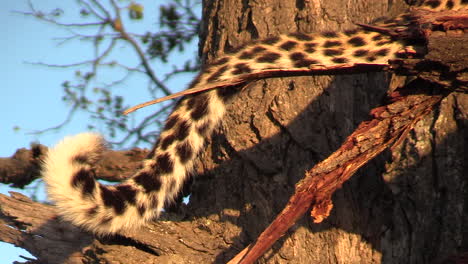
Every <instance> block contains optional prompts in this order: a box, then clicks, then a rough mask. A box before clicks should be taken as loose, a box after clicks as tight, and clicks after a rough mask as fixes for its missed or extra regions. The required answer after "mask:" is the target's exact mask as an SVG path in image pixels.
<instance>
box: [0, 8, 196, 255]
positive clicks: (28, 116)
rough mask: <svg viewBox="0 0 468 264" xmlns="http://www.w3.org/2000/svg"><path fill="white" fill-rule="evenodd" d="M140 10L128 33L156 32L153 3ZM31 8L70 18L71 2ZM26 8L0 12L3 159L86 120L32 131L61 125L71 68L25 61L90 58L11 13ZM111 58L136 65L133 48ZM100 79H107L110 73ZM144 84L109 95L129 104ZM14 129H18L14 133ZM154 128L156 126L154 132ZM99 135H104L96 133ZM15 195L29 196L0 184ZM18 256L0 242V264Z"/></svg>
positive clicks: (55, 32)
mask: <svg viewBox="0 0 468 264" xmlns="http://www.w3.org/2000/svg"><path fill="white" fill-rule="evenodd" d="M138 2H139V3H142V4H143V5H144V6H145V19H144V21H143V22H139V23H133V24H132V23H130V24H128V25H126V26H127V30H129V31H140V32H144V31H146V30H152V31H154V30H157V28H158V26H157V24H156V22H155V21H157V20H156V17H157V12H156V10H157V6H155V4H154V3H155V1H151V0H144V1H143V0H142V1H138ZM160 2H164V1H160ZM32 3H33V4H34V5H35V6H36V8H37V9H43V10H52V9H53V8H55V7H57V6H58V5H59V4H61V5H62V8H63V9H64V10H65V16H67V17H70V18H76V16H74V15H73V13H72V12H71V11H70V10H73V6H70V5H72V4H71V3H74V1H59V0H55V1H53V0H48V1H43V0H41V1H39V0H35V1H34V0H32ZM14 10H16V11H24V10H28V8H27V1H26V0H15V1H5V3H3V5H2V8H0V28H1V33H2V36H3V38H4V39H3V41H1V42H0V57H1V58H2V63H1V64H0V79H1V80H2V81H3V83H2V87H1V88H0V90H1V96H0V113H1V114H0V115H1V120H2V126H0V135H1V138H2V141H1V144H0V157H9V156H11V155H12V154H13V153H14V152H15V151H16V150H17V149H19V148H22V147H25V148H28V147H29V145H30V143H31V142H40V143H42V144H44V145H47V146H51V145H53V144H55V143H56V142H57V141H58V140H60V139H61V138H63V137H64V136H65V135H70V134H77V133H80V132H83V131H85V130H86V128H87V124H88V123H89V120H87V116H86V115H84V114H78V115H76V116H75V118H74V119H73V120H72V121H71V122H70V124H69V125H67V126H65V127H64V128H62V129H61V130H58V131H53V132H48V133H46V134H41V135H36V134H34V133H33V132H34V131H37V130H42V129H46V128H49V127H53V126H55V125H57V124H59V123H61V122H62V121H63V120H64V119H65V117H66V114H67V109H68V108H67V105H66V104H65V103H64V102H63V101H62V100H61V97H62V95H63V93H62V87H61V84H62V82H63V81H64V80H67V79H68V80H69V79H72V77H73V74H74V71H75V70H76V69H55V68H48V67H43V66H38V65H31V64H29V63H27V62H45V63H51V64H67V63H72V62H77V61H81V60H83V59H86V58H89V57H90V56H91V52H92V51H91V49H90V48H89V46H86V43H83V42H74V43H67V44H65V45H58V41H57V40H54V38H57V37H65V36H68V35H69V33H68V32H66V31H64V30H63V29H62V30H61V29H58V28H57V27H55V26H52V25H49V24H47V23H43V22H39V21H37V20H36V19H34V18H32V17H25V16H24V15H21V14H17V13H14V12H12V11H14ZM195 50H196V44H194V45H193V47H191V49H189V50H187V51H186V52H185V56H193V55H194V53H195ZM117 52H118V54H117V56H119V59H122V61H123V62H125V63H129V64H130V65H132V66H133V65H134V64H135V63H136V60H135V54H134V52H133V50H131V49H128V48H125V46H124V45H123V44H121V45H120V46H119V48H118V49H117ZM177 56H180V55H176V56H175V57H171V58H170V59H169V61H183V60H185V58H183V59H182V58H179V57H177ZM152 66H153V67H154V69H155V71H156V72H158V73H159V74H161V73H164V71H165V70H164V67H166V69H168V68H169V69H170V68H171V66H170V65H163V64H161V63H158V62H153V65H152ZM104 74H109V76H104V77H105V78H113V76H112V73H104ZM192 77H193V75H190V74H184V75H183V76H178V77H177V78H175V79H174V80H173V81H171V82H170V83H169V86H170V87H171V88H172V87H173V88H174V90H173V91H178V90H181V89H183V88H185V86H186V85H187V83H189V81H190V80H191V78H192ZM147 85H148V81H147V79H145V78H143V77H133V78H131V79H129V80H128V81H126V82H125V83H124V84H122V85H121V86H119V87H117V88H116V89H115V90H114V91H116V92H119V93H122V94H123V95H125V99H126V102H127V103H129V104H131V105H135V104H138V103H141V102H144V101H147V100H149V99H151V98H149V97H148V95H147V94H146V93H145V91H146V87H147ZM149 111H154V108H148V109H145V110H143V111H139V113H137V114H135V115H133V116H132V117H131V118H130V120H129V121H130V122H137V121H138V119H139V118H142V117H144V115H145V113H148V112H149ZM94 125H95V126H96V127H97V130H98V131H99V130H102V129H103V128H104V126H100V125H99V123H98V122H95V123H94ZM14 127H19V130H17V131H15V129H14ZM155 129H156V128H155ZM101 132H105V131H101ZM10 190H13V191H18V192H23V193H26V194H27V195H31V191H30V190H29V191H28V190H18V189H11V188H8V187H7V186H5V185H2V184H0V193H7V192H8V191H10ZM40 190H41V191H40V193H39V198H40V199H45V195H44V193H43V188H41V189H40ZM19 255H24V256H28V257H30V255H29V254H28V253H27V252H26V251H24V250H22V249H18V248H15V247H13V246H12V245H9V244H6V243H3V242H0V256H2V258H1V262H2V263H6V264H8V263H12V262H13V261H15V260H17V261H22V260H23V259H22V258H20V257H19Z"/></svg>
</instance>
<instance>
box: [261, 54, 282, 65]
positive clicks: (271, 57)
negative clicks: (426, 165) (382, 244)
mask: <svg viewBox="0 0 468 264" xmlns="http://www.w3.org/2000/svg"><path fill="white" fill-rule="evenodd" d="M280 57H281V55H280V54H278V53H274V52H267V53H265V54H263V55H262V56H260V57H258V58H257V62H265V63H273V62H275V61H276V60H277V59H279V58H280Z"/></svg>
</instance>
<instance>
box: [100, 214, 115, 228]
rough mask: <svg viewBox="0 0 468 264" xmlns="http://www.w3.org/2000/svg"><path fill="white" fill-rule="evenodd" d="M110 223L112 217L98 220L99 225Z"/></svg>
mask: <svg viewBox="0 0 468 264" xmlns="http://www.w3.org/2000/svg"><path fill="white" fill-rule="evenodd" d="M111 221H112V216H105V217H103V218H102V219H99V225H103V226H105V225H107V224H109V223H110V222H111Z"/></svg>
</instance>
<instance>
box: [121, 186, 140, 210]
mask: <svg viewBox="0 0 468 264" xmlns="http://www.w3.org/2000/svg"><path fill="white" fill-rule="evenodd" d="M116 189H117V191H118V192H119V193H120V196H122V198H123V199H124V200H125V201H127V202H128V203H129V204H132V205H134V204H135V203H136V195H137V190H135V188H133V186H131V185H127V184H122V185H118V186H117V187H116Z"/></svg>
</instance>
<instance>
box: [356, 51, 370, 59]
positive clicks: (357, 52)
mask: <svg viewBox="0 0 468 264" xmlns="http://www.w3.org/2000/svg"><path fill="white" fill-rule="evenodd" d="M368 53H369V51H368V50H364V49H359V50H356V51H355V52H353V56H354V57H358V58H359V57H364V56H366V55H367V54H368Z"/></svg>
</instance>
